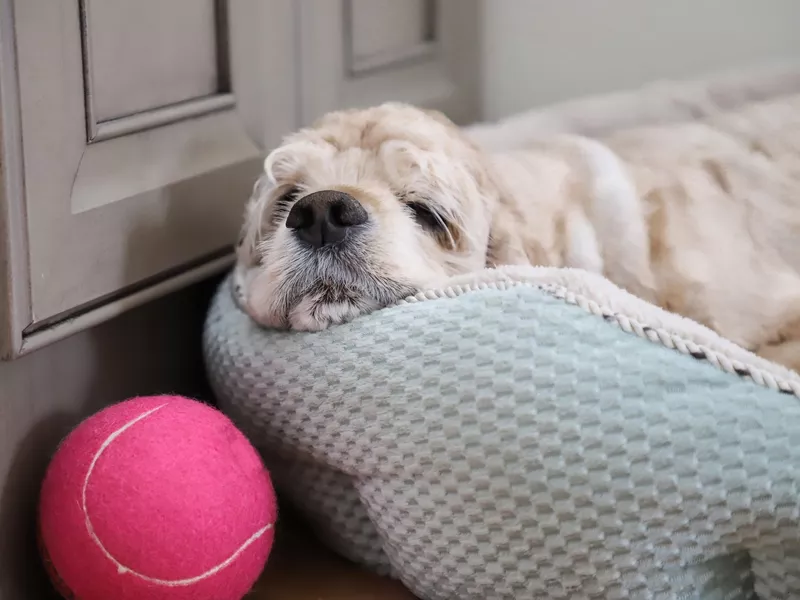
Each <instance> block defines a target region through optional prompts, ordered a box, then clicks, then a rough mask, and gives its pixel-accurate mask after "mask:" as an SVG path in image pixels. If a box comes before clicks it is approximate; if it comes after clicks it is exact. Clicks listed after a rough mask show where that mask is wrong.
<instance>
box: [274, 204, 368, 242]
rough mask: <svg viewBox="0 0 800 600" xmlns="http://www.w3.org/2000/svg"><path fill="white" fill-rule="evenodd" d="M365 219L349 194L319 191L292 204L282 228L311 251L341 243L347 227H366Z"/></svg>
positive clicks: (361, 210)
mask: <svg viewBox="0 0 800 600" xmlns="http://www.w3.org/2000/svg"><path fill="white" fill-rule="evenodd" d="M368 217H369V216H368V215H367V211H366V210H364V207H363V206H361V203H360V202H359V201H358V200H356V199H355V198H353V197H352V196H351V195H350V194H345V193H344V192H337V191H334V190H323V191H321V192H314V193H313V194H309V195H308V196H305V197H304V198H301V199H300V200H298V201H297V202H295V205H294V206H293V207H292V210H290V211H289V216H288V217H286V226H287V227H288V228H289V229H293V230H294V233H295V235H296V236H297V237H298V238H300V239H301V240H303V241H304V242H306V243H307V244H309V245H311V246H312V247H313V248H321V247H322V246H327V245H329V244H335V243H337V242H341V241H342V240H343V239H344V238H345V236H346V235H347V230H348V229H349V228H350V227H354V226H356V225H362V224H364V223H366V222H367V219H368Z"/></svg>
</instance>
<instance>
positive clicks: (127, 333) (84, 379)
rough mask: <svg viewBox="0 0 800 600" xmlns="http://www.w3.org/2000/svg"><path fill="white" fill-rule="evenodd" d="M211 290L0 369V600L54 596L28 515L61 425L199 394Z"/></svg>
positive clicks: (193, 291)
mask: <svg viewBox="0 0 800 600" xmlns="http://www.w3.org/2000/svg"><path fill="white" fill-rule="evenodd" d="M213 285H214V282H207V283H204V284H201V285H198V286H195V287H192V288H189V289H187V290H184V291H182V292H180V293H177V294H174V295H172V296H169V297H166V298H163V299H161V300H159V301H156V302H154V303H152V304H149V305H147V306H144V307H142V308H140V309H137V310H135V311H132V312H130V313H128V314H125V315H123V316H121V317H119V318H117V319H116V320H114V321H111V322H108V323H106V324H105V325H102V326H100V327H97V328H96V329H93V330H90V331H87V332H85V333H82V334H78V335H76V336H74V337H71V338H68V339H66V340H64V341H62V342H60V343H57V344H55V345H52V346H49V347H46V348H44V349H43V350H40V351H38V352H35V353H33V354H30V355H28V356H24V357H23V358H21V359H19V360H17V361H14V362H7V363H2V362H0V600H34V599H35V600H44V599H48V598H51V597H54V596H51V595H50V592H49V589H48V586H47V585H46V584H45V581H46V578H45V575H44V574H43V572H42V570H41V566H40V563H39V560H38V556H37V553H36V548H35V543H34V541H35V537H34V534H35V529H34V524H35V510H36V500H37V493H38V489H39V483H40V481H41V478H42V475H43V474H44V471H45V468H46V466H47V462H48V459H49V457H50V456H51V454H52V452H53V450H54V449H55V448H56V446H57V444H58V442H59V440H60V439H62V437H63V436H64V435H65V434H66V433H67V432H68V431H69V430H70V428H71V427H73V426H74V425H75V424H76V423H78V422H79V421H80V420H81V419H82V418H83V417H85V416H87V415H88V414H90V413H91V412H94V411H95V410H97V409H99V408H100V407H102V406H104V405H105V404H108V403H109V402H114V401H117V400H122V399H124V398H127V397H130V396H133V395H137V394H148V393H158V392H177V393H184V394H187V395H190V396H195V397H197V396H201V397H202V396H206V397H207V394H205V392H204V378H203V367H202V355H201V346H200V335H201V327H202V321H203V316H204V313H205V309H206V306H207V300H208V298H209V295H210V293H211V292H212V290H213Z"/></svg>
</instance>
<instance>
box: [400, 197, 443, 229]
mask: <svg viewBox="0 0 800 600" xmlns="http://www.w3.org/2000/svg"><path fill="white" fill-rule="evenodd" d="M406 206H408V208H410V209H411V212H412V213H413V214H414V219H416V221H417V223H419V224H420V225H421V226H422V227H423V228H424V229H427V230H428V231H432V232H437V233H442V232H444V231H445V230H446V229H447V222H446V221H445V220H444V219H443V218H442V216H441V215H440V214H439V213H437V212H436V211H435V210H433V209H432V208H431V207H430V206H427V205H425V204H423V203H421V202H409V203H408V204H406Z"/></svg>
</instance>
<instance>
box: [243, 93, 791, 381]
mask: <svg viewBox="0 0 800 600" xmlns="http://www.w3.org/2000/svg"><path fill="white" fill-rule="evenodd" d="M321 190H338V191H342V192H346V193H347V194H350V195H351V196H352V197H353V198H355V199H356V200H357V201H358V202H360V203H361V205H362V206H363V207H364V208H365V209H366V211H367V213H368V215H369V219H368V221H367V223H365V224H364V225H360V226H359V227H358V231H357V232H353V235H351V236H348V239H346V240H345V242H346V243H343V244H341V245H339V246H335V247H324V248H321V249H319V250H313V249H311V248H309V247H307V246H305V245H303V244H301V243H299V241H298V240H297V239H296V238H295V236H294V235H293V232H292V231H291V230H289V229H287V227H286V226H285V223H284V222H285V218H286V215H287V213H288V211H289V209H290V207H291V204H292V203H293V202H295V201H296V200H297V199H298V198H301V197H302V196H304V195H307V194H310V193H313V192H316V191H321ZM500 264H532V265H549V266H571V267H578V268H583V269H586V270H589V271H593V272H597V273H601V274H603V275H604V276H606V277H607V278H609V279H610V280H611V281H613V282H614V283H616V284H617V285H619V286H620V287H623V288H625V289H627V290H628V291H630V292H632V293H634V294H636V295H638V296H640V297H642V298H643V299H645V300H648V301H650V302H653V303H655V304H658V305H660V306H662V307H664V308H666V309H668V310H671V311H673V312H676V313H679V314H682V315H684V316H687V317H690V318H692V319H694V320H696V321H699V322H700V323H703V324H705V325H707V326H709V327H711V328H712V329H714V330H716V331H717V332H719V333H720V334H721V335H723V336H725V337H727V338H729V339H731V340H733V341H734V342H736V343H738V344H740V345H741V346H744V347H745V348H747V349H750V350H753V351H755V352H757V353H759V354H761V355H762V356H764V357H766V358H769V359H772V360H775V361H777V362H781V363H783V364H785V365H787V366H789V367H791V368H794V369H800V96H797V97H786V98H782V99H779V100H774V101H771V102H768V103H763V104H760V105H754V106H751V107H749V108H746V109H743V110H740V111H738V112H731V113H728V114H720V115H717V116H714V117H711V118H708V119H706V120H704V121H701V122H690V123H683V124H673V125H662V126H655V127H639V128H633V129H628V130H626V131H621V132H618V133H614V134H611V135H609V136H607V137H605V138H603V139H589V138H585V137H579V136H569V135H560V136H550V137H548V138H547V139H541V140H539V141H537V142H535V143H531V144H530V146H529V147H527V148H525V149H524V150H515V151H510V152H495V153H488V152H486V151H484V150H482V149H481V148H480V147H478V145H477V144H476V143H474V142H473V141H472V140H471V139H470V138H469V137H468V136H467V135H466V134H465V133H464V132H463V131H462V130H460V129H459V128H457V127H456V126H454V125H453V124H452V123H451V122H450V121H448V120H447V119H446V118H445V117H444V116H442V115H441V114H438V113H435V112H431V111H426V110H421V109H418V108H414V107H411V106H407V105H402V104H394V103H390V104H384V105H381V106H378V107H373V108H369V109H365V110H351V111H340V112H334V113H331V114H329V115H327V116H325V117H324V118H322V119H321V120H320V121H319V122H318V123H316V124H315V125H314V126H312V127H310V128H307V129H303V130H301V131H299V132H297V133H295V134H293V135H291V136H289V137H288V138H287V139H286V140H285V142H284V143H283V144H282V145H281V146H280V147H279V148H277V149H276V150H274V151H273V152H272V153H271V154H270V155H269V157H268V158H267V160H266V161H265V174H264V175H263V176H262V177H261V179H259V181H258V182H257V183H256V186H255V188H254V191H253V196H252V198H251V200H250V202H249V203H248V207H247V212H246V217H245V224H244V227H243V232H242V238H241V241H240V244H239V247H238V262H237V269H236V282H237V288H238V290H239V296H240V301H241V304H242V305H243V306H244V308H245V309H246V310H247V312H248V313H249V314H250V315H251V316H252V317H253V318H254V319H255V320H256V321H258V322H259V323H262V324H265V325H268V326H273V327H279V328H291V329H298V330H319V329H324V328H325V327H328V326H329V325H333V324H337V323H342V322H345V321H347V320H350V319H352V318H354V317H356V316H357V315H359V314H363V313H366V312H369V311H371V310H374V309H376V308H379V307H382V306H385V305H387V304H390V303H392V302H393V301H395V300H397V299H399V298H402V297H403V296H406V295H408V294H411V293H413V292H416V291H418V290H420V289H424V288H429V287H433V286H437V285H439V284H441V283H442V282H444V281H445V280H446V279H447V278H449V277H451V276H453V275H456V274H461V273H465V272H469V271H474V270H478V269H481V268H483V267H484V266H494V265H500Z"/></svg>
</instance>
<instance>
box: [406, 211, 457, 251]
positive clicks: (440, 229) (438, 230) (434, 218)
mask: <svg viewBox="0 0 800 600" xmlns="http://www.w3.org/2000/svg"><path fill="white" fill-rule="evenodd" d="M406 206H407V207H408V208H409V209H410V210H411V213H412V214H413V215H414V219H415V220H416V221H417V223H419V225H420V226H421V227H422V228H423V229H424V230H425V231H428V232H429V233H431V234H433V235H434V236H436V238H437V240H439V242H440V243H441V244H442V245H443V246H445V247H446V248H447V249H448V250H455V249H456V248H457V244H456V240H457V237H458V234H457V232H458V229H457V228H455V227H453V226H452V225H451V224H450V223H449V222H448V220H447V219H446V218H445V217H443V216H442V215H441V213H439V212H438V211H437V210H436V209H435V208H433V207H431V206H429V205H427V204H424V203H422V202H415V201H411V202H408V203H406Z"/></svg>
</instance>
